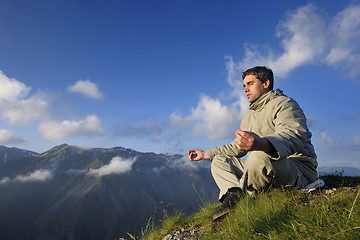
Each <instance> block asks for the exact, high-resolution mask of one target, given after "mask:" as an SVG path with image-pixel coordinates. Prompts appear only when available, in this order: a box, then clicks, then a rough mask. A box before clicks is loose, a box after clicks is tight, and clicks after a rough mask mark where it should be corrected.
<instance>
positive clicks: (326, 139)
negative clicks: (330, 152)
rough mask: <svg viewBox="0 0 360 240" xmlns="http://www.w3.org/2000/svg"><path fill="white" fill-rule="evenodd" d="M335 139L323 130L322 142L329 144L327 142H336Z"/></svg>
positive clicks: (321, 134)
mask: <svg viewBox="0 0 360 240" xmlns="http://www.w3.org/2000/svg"><path fill="white" fill-rule="evenodd" d="M334 142H335V139H333V138H331V137H329V136H328V134H327V132H321V133H320V143H321V144H322V145H323V144H327V143H334Z"/></svg>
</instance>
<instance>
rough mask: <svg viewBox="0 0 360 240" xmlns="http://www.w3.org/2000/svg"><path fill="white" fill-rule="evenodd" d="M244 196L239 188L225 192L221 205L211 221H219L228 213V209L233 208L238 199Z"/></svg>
mask: <svg viewBox="0 0 360 240" xmlns="http://www.w3.org/2000/svg"><path fill="white" fill-rule="evenodd" d="M243 195H244V193H243V191H242V190H241V188H231V189H229V190H228V191H227V193H226V196H225V198H224V200H223V201H222V204H221V206H220V208H219V210H217V212H216V213H215V214H214V215H213V216H212V219H213V221H216V220H219V219H220V218H221V217H223V216H225V215H226V214H228V213H229V212H230V209H232V208H233V207H235V205H236V204H237V202H238V201H239V200H240V198H241V197H242V196H243Z"/></svg>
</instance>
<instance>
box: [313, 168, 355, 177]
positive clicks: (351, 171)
mask: <svg viewBox="0 0 360 240" xmlns="http://www.w3.org/2000/svg"><path fill="white" fill-rule="evenodd" d="M318 171H319V174H320V175H328V174H335V175H341V176H350V177H351V176H360V169H359V168H355V167H319V169H318Z"/></svg>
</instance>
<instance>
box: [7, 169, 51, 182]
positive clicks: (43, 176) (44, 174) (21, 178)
mask: <svg viewBox="0 0 360 240" xmlns="http://www.w3.org/2000/svg"><path fill="white" fill-rule="evenodd" d="M52 177H53V174H52V172H51V171H50V170H46V169H40V170H35V171H34V172H32V173H29V174H27V175H18V176H16V178H15V179H14V181H18V182H29V181H40V182H44V181H47V180H50V179H52Z"/></svg>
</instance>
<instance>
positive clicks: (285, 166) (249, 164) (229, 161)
mask: <svg viewBox="0 0 360 240" xmlns="http://www.w3.org/2000/svg"><path fill="white" fill-rule="evenodd" d="M211 173H212V175H213V178H214V180H215V182H216V184H217V185H218V187H219V188H220V194H219V200H221V199H222V197H223V196H224V195H225V193H226V192H227V191H228V189H230V188H233V187H238V188H241V189H243V190H246V191H247V192H248V193H249V194H250V195H251V196H255V195H256V193H259V192H261V191H262V190H264V189H266V188H268V187H270V186H271V185H274V186H282V185H293V186H296V187H303V186H306V185H307V184H309V183H310V182H311V181H315V179H316V176H315V179H311V180H308V179H307V178H306V177H305V176H304V175H303V174H302V173H301V171H300V169H299V164H298V163H297V162H296V161H294V160H291V159H281V160H276V161H273V160H271V159H270V158H269V156H268V155H267V154H266V153H264V152H262V151H253V152H250V153H249V154H248V157H247V158H246V159H241V158H236V157H229V156H224V155H217V156H215V157H214V159H213V160H212V162H211Z"/></svg>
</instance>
